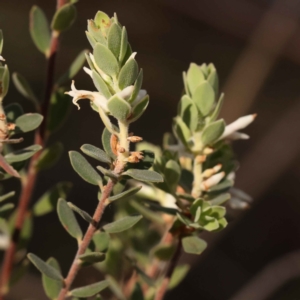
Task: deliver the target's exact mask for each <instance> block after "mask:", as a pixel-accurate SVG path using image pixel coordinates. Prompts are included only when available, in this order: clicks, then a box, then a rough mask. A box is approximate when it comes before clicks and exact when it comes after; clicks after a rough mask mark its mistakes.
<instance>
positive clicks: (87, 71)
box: [83, 67, 93, 79]
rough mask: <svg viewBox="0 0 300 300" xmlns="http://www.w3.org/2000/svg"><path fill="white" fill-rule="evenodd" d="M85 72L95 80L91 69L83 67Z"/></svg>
mask: <svg viewBox="0 0 300 300" xmlns="http://www.w3.org/2000/svg"><path fill="white" fill-rule="evenodd" d="M83 71H84V72H85V73H86V74H88V75H89V76H91V78H92V79H93V77H92V70H91V69H89V68H87V67H83Z"/></svg>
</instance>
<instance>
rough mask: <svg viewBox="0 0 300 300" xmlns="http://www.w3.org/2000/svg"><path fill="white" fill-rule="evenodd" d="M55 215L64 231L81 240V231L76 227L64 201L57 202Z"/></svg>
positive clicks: (76, 223)
mask: <svg viewBox="0 0 300 300" xmlns="http://www.w3.org/2000/svg"><path fill="white" fill-rule="evenodd" d="M57 213H58V217H59V220H60V222H61V224H62V225H63V227H64V228H65V229H66V231H67V232H68V233H69V234H70V235H71V236H72V237H74V238H76V239H77V240H81V239H82V231H81V229H80V227H79V225H78V222H77V220H76V218H75V215H74V213H73V211H72V209H71V208H70V207H69V205H68V203H67V202H66V201H65V200H64V199H59V200H58V202H57Z"/></svg>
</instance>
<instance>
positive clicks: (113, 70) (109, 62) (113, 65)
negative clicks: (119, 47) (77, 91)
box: [94, 43, 120, 76]
mask: <svg viewBox="0 0 300 300" xmlns="http://www.w3.org/2000/svg"><path fill="white" fill-rule="evenodd" d="M94 58H95V62H96V64H97V66H98V67H99V68H100V69H101V70H102V71H103V72H104V73H106V74H107V75H109V76H116V75H117V74H118V73H119V70H120V67H119V63H118V61H117V59H116V58H115V56H114V54H113V53H112V52H111V51H110V50H109V49H108V48H106V47H105V46H104V45H101V44H99V43H97V44H96V46H95V48H94Z"/></svg>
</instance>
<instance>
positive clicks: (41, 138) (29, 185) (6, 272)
mask: <svg viewBox="0 0 300 300" xmlns="http://www.w3.org/2000/svg"><path fill="white" fill-rule="evenodd" d="M66 3H67V0H57V6H56V9H57V10H58V9H59V8H60V7H61V6H63V5H64V4H66ZM58 38H59V34H58V33H57V32H52V37H51V42H50V51H49V55H48V56H47V75H46V88H45V96H44V102H43V104H42V108H41V113H42V115H43V116H44V121H43V123H42V124H41V126H40V128H39V129H38V130H37V131H36V133H35V144H39V145H41V146H42V147H43V146H44V145H45V144H46V139H47V136H46V124H47V114H48V108H49V103H50V99H51V94H52V90H53V80H54V71H55V62H56V53H57V49H58V44H59V41H58ZM40 154H41V152H38V153H36V154H35V155H34V156H33V157H32V158H31V160H30V163H29V167H28V171H27V178H26V180H25V181H24V183H23V184H22V191H21V195H20V198H19V203H18V207H17V209H16V211H17V217H16V221H15V224H14V231H13V234H12V237H11V240H10V244H9V246H8V248H7V249H6V251H5V255H4V260H3V266H2V270H1V275H0V300H3V295H5V294H6V293H7V292H8V286H9V280H10V276H11V271H12V268H13V263H14V257H15V252H16V248H17V245H18V242H19V237H20V232H21V229H22V227H23V223H24V220H25V216H26V213H27V210H28V205H29V203H30V200H31V198H32V194H33V190H34V187H35V184H36V179H37V171H36V168H35V165H36V162H37V161H38V159H39V157H40Z"/></svg>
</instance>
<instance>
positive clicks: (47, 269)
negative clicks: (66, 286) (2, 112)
mask: <svg viewBox="0 0 300 300" xmlns="http://www.w3.org/2000/svg"><path fill="white" fill-rule="evenodd" d="M27 257H28V258H29V260H30V261H31V262H32V263H33V264H34V265H35V267H36V268H37V269H38V270H39V271H40V272H41V273H42V274H45V275H46V276H48V277H50V278H52V279H54V280H57V281H61V282H62V281H63V279H64V278H63V277H62V275H61V274H60V273H59V271H57V269H55V268H54V267H52V266H50V265H48V264H47V263H45V262H44V261H43V260H41V259H40V258H39V257H37V256H36V255H35V254H33V253H29V254H27Z"/></svg>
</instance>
